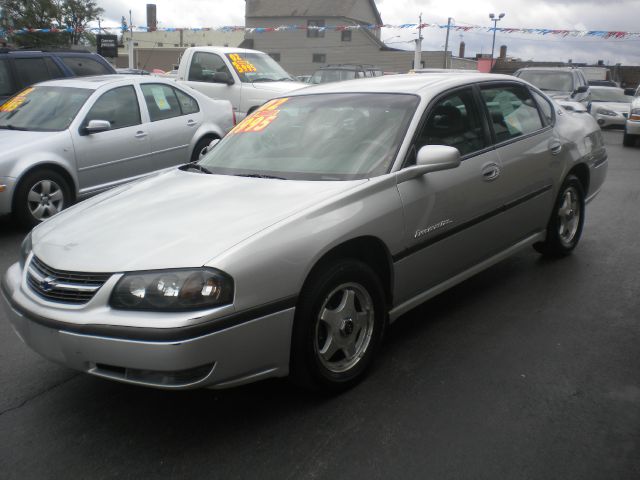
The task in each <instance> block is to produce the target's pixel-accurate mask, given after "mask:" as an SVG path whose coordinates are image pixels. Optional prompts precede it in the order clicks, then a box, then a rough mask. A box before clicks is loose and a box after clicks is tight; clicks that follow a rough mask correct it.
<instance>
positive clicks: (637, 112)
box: [629, 108, 640, 121]
mask: <svg viewBox="0 0 640 480" xmlns="http://www.w3.org/2000/svg"><path fill="white" fill-rule="evenodd" d="M630 113H631V114H630V115H629V120H635V121H640V108H632V109H631V112H630Z"/></svg>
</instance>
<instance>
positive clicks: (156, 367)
mask: <svg viewBox="0 0 640 480" xmlns="http://www.w3.org/2000/svg"><path fill="white" fill-rule="evenodd" d="M21 280H22V270H21V269H20V266H19V265H18V264H14V265H13V266H11V267H10V268H9V270H8V271H7V274H6V275H5V276H4V278H3V279H2V285H1V288H0V290H1V294H0V298H1V301H0V303H2V305H3V307H4V309H5V311H6V312H7V315H8V317H9V320H10V322H11V324H12V326H13V328H14V330H15V331H16V333H17V334H18V336H19V337H20V338H21V339H22V340H23V341H24V343H25V344H27V345H28V346H29V347H30V348H32V349H33V350H34V351H36V352H37V353H39V354H41V355H42V356H44V357H46V358H48V359H50V360H53V361H55V362H58V363H61V364H63V365H66V366H68V367H71V368H73V369H76V370H80V371H83V372H86V373H90V374H92V375H97V376H100V377H105V378H109V379H112V380H117V381H121V382H126V383H132V384H138V385H146V386H152V387H158V388H165V389H192V388H203V387H207V388H226V387H231V386H236V385H241V384H244V383H250V382H253V381H256V380H259V379H262V378H268V377H282V376H286V375H287V374H288V372H289V349H290V343H291V329H292V325H293V315H294V309H293V308H286V309H283V310H280V311H277V312H273V313H269V314H266V315H262V316H256V317H253V318H252V317H248V318H241V321H238V322H234V323H235V324H231V323H229V322H226V323H225V321H224V318H222V319H220V325H221V327H220V329H215V331H213V332H212V333H204V334H200V335H197V336H194V337H192V338H186V339H180V340H168V341H150V340H141V339H136V338H133V339H132V338H123V335H122V333H121V332H123V330H125V329H123V328H122V327H119V328H114V329H113V331H114V332H117V333H116V335H115V336H110V334H109V332H110V327H111V326H109V325H100V326H97V327H98V328H93V330H94V332H93V333H83V332H82V328H81V327H82V326H79V325H77V324H73V325H72V324H68V325H65V324H64V323H63V322H53V321H51V320H50V319H47V318H46V317H44V316H43V315H42V306H41V305H40V306H39V305H34V304H33V302H34V300H32V299H30V298H29V296H27V295H25V293H24V291H22V290H23V288H24V285H23V283H22V281H21ZM35 307H37V308H35ZM36 311H37V312H38V313H37V314H36V313H34V312H36ZM130 313H131V315H135V312H130ZM210 323H212V324H215V323H216V322H215V320H214V321H213V322H210ZM141 330H142V333H144V330H145V329H137V330H136V332H137V336H140V333H141ZM149 330H154V331H156V330H160V329H149ZM95 332H99V334H96V333H95ZM151 333H152V332H150V334H151ZM155 333H156V334H157V332H155ZM150 336H151V337H153V335H150Z"/></svg>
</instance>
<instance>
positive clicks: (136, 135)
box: [134, 131, 147, 138]
mask: <svg viewBox="0 0 640 480" xmlns="http://www.w3.org/2000/svg"><path fill="white" fill-rule="evenodd" d="M134 136H135V137H136V138H144V137H146V136H147V132H143V131H139V132H136V134H135V135H134Z"/></svg>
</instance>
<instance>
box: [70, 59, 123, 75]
mask: <svg viewBox="0 0 640 480" xmlns="http://www.w3.org/2000/svg"><path fill="white" fill-rule="evenodd" d="M60 60H62V63H64V64H65V65H66V66H67V67H69V68H70V69H71V71H72V72H73V73H74V74H76V75H77V76H78V77H86V76H91V75H105V74H110V73H113V72H112V71H111V70H109V69H108V68H107V67H106V66H105V65H103V64H102V63H100V62H98V61H97V60H95V59H93V58H89V57H60Z"/></svg>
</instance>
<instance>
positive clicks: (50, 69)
mask: <svg viewBox="0 0 640 480" xmlns="http://www.w3.org/2000/svg"><path fill="white" fill-rule="evenodd" d="M14 65H15V68H16V75H17V77H18V81H19V83H20V84H21V85H22V86H23V87H28V86H29V85H33V84H34V83H38V82H44V81H45V80H51V79H52V78H60V77H63V76H64V75H63V74H62V72H61V71H60V69H59V68H58V66H57V65H56V64H55V63H54V62H53V61H52V60H51V59H50V58H45V57H33V58H16V59H14Z"/></svg>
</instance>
